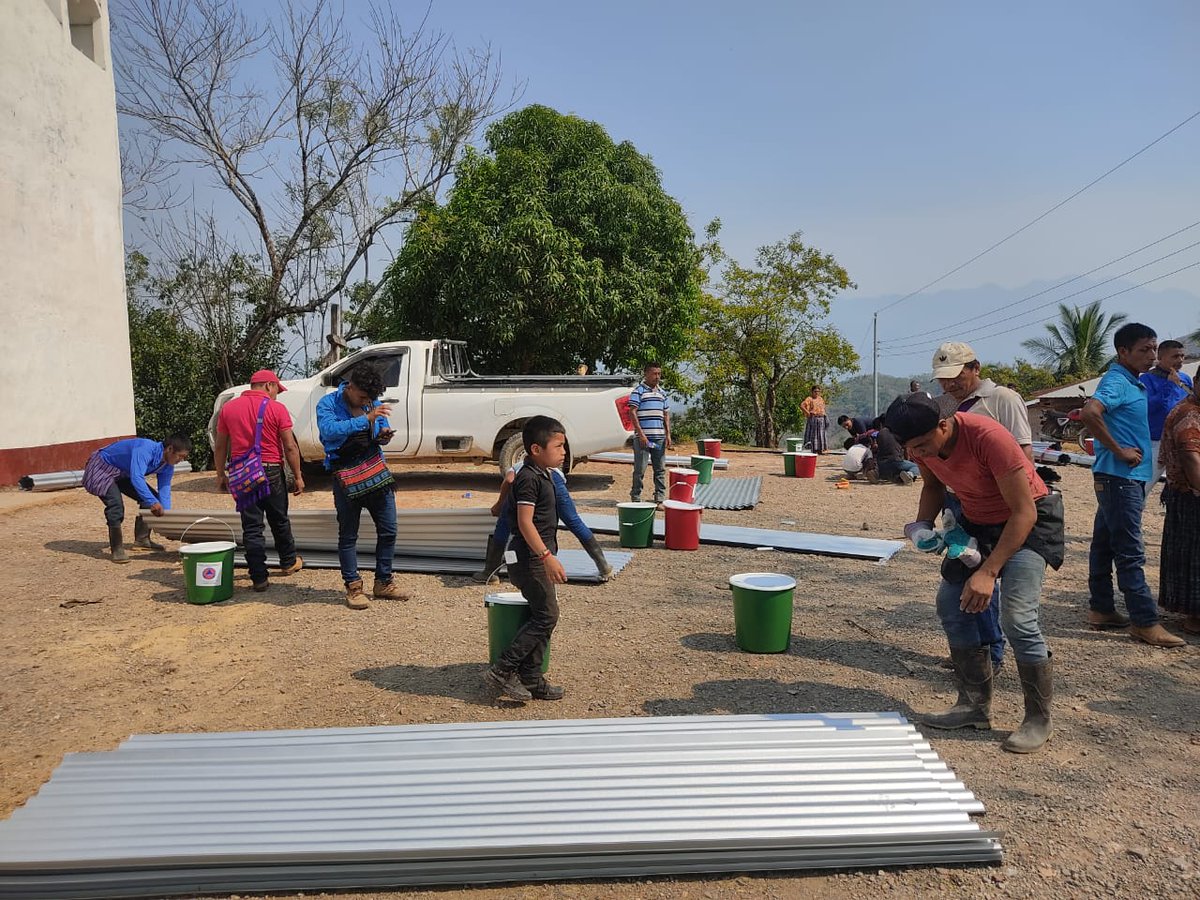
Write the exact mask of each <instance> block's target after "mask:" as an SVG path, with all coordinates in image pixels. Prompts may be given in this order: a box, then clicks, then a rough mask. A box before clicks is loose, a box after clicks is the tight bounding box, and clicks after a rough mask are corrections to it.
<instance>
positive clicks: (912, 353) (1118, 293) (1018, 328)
mask: <svg viewBox="0 0 1200 900" xmlns="http://www.w3.org/2000/svg"><path fill="white" fill-rule="evenodd" d="M1197 266H1200V260H1197V261H1196V262H1194V263H1188V264H1187V265H1186V266H1180V267H1179V268H1178V269H1175V270H1174V271H1171V272H1167V273H1165V274H1163V275H1156V276H1155V277H1154V278H1148V279H1147V280H1145V281H1143V282H1140V283H1139V284H1134V285H1130V286H1129V287H1126V288H1122V289H1121V290H1119V291H1114V292H1113V293H1111V294H1106V295H1105V296H1103V297H1099V298H1097V299H1096V300H1095V301H1094V302H1096V303H1103V302H1104V301H1105V300H1111V299H1112V298H1113V297H1119V296H1121V295H1122V294H1128V293H1129V292H1130V291H1136V290H1137V289H1138V288H1140V287H1145V286H1146V285H1148V284H1153V283H1154V282H1156V281H1162V280H1163V279H1164V278H1170V277H1171V276H1172V275H1178V274H1179V273H1180V272H1186V271H1187V270H1188V269H1194V268H1196V267H1197ZM1053 318H1054V316H1046V317H1045V318H1043V319H1038V320H1037V321H1036V322H1026V323H1025V324H1023V325H1018V326H1016V327H1015V328H1006V329H1004V330H1003V331H996V332H992V333H991V334H982V335H979V336H978V337H977V338H975V340H977V341H984V340H987V339H988V338H994V337H1000V336H1001V335H1005V334H1012V333H1013V332H1014V331H1022V330H1024V329H1026V328H1029V327H1030V326H1032V325H1040V324H1042V323H1043V322H1049V321H1051V320H1052V319H1053ZM919 352H920V351H919V350H911V351H908V352H896V353H884V354H880V355H882V356H896V357H898V356H915V355H916V354H917V353H919Z"/></svg>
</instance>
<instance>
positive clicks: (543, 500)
mask: <svg viewBox="0 0 1200 900" xmlns="http://www.w3.org/2000/svg"><path fill="white" fill-rule="evenodd" d="M521 438H522V441H523V443H524V444H525V453H526V462H525V465H524V466H522V467H521V470H520V471H519V472H517V475H516V478H515V479H514V480H513V484H512V496H513V499H514V500H515V501H516V502H515V503H514V504H513V505H512V507H511V508H510V510H509V515H510V516H511V518H510V523H511V526H512V533H513V534H512V540H511V542H510V544H509V546H510V547H511V549H512V550H513V551H515V552H516V554H517V561H516V563H514V564H513V565H512V566H510V567H509V575H510V577H511V578H512V580H513V584H515V585H516V586H517V587H518V588H519V589H520V591H521V596H522V597H524V598H525V600H526V602H527V603H528V604H529V620H528V621H527V622H526V623H525V624H524V625H522V626H521V629H520V631H518V632H517V633H516V636H515V637H513V639H512V643H511V644H509V645H508V648H507V649H506V650H505V651H504V652H503V653H501V654H500V657H499V658H498V659H497V660H496V662H495V664H494V665H492V666H489V667H488V669H487V671H486V672H484V675H483V678H484V681H485V682H487V684H488V686H489V687H492V688H494V689H496V690H498V691H499V692H500V693H501V694H502V695H503V696H505V697H508V698H510V699H512V700H522V701H523V700H534V699H537V700H561V699H562V697H563V689H562V688H561V687H559V686H558V685H554V684H550V683H549V682H548V681H546V679H545V678H543V677H542V674H541V671H542V659H543V658H544V657H545V655H546V647H547V646H548V645H549V643H550V635H551V633H552V632H553V631H554V626H555V625H556V624H558V595H557V588H556V585H560V584H565V583H566V580H567V573H566V572H565V571H564V570H563V567H562V563H560V562H559V561H558V560H557V559H556V558H555V556H554V554H555V552H556V551H557V550H558V539H557V533H558V500H557V497H556V496H555V486H554V480H553V476H552V474H551V472H552V470H554V469H557V468H559V467H561V466H562V464H563V460H564V459H565V458H566V432H565V430H564V429H563V425H562V423H561V422H559V421H558V420H557V419H551V418H550V417H549V416H534V417H533V418H532V419H530V420H529V421H528V422H526V423H525V427H524V428H523V429H522V431H521ZM564 489H565V486H564Z"/></svg>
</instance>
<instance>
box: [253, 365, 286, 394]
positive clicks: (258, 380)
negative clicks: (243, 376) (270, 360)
mask: <svg viewBox="0 0 1200 900" xmlns="http://www.w3.org/2000/svg"><path fill="white" fill-rule="evenodd" d="M250 383H251V384H277V385H279V390H280V391H286V390H287V388H285V387H284V386H283V382H281V381H280V380H279V376H278V375H276V374H275V373H274V372H272V371H271V370H270V369H259V370H258V371H257V372H255V373H254V374H253V375H251V376H250Z"/></svg>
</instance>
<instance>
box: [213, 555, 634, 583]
mask: <svg viewBox="0 0 1200 900" xmlns="http://www.w3.org/2000/svg"><path fill="white" fill-rule="evenodd" d="M300 555H301V556H303V557H304V567H305V568H306V569H336V568H338V555H337V553H335V552H330V551H328V550H316V551H311V550H305V551H304V552H303V553H301V554H300ZM555 555H556V556H557V557H558V561H559V562H560V563H562V565H563V568H564V569H566V572H567V580H568V581H576V582H586V583H589V584H595V583H596V582H598V581H600V573H599V572H598V571H597V570H596V564H595V563H594V562H592V559H591V557H590V556H588V555H587V553H585V552H584V551H583V550H563V549H561V548H560V549H559V551H558V553H557V554H555ZM604 558H605V559H606V560H608V564H609V565H610V566H612V570H613V571H612V573H613V575H619V574H620V573H621V570H622V569H624V568H625V567H626V566H627V565H629V563H630V561H631V560H632V559H633V554H632V553H627V552H625V551H623V550H605V551H604ZM233 561H234V564H235V565H238V566H243V567H244V566H245V565H246V555H245V554H244V553H242V552H241V551H238V553H237V554H235V556H234V559H233ZM482 562H483V554H482V553H481V554H480V555H479V556H478V557H477V558H475V559H447V558H445V557H439V556H397V557H395V558H394V559H393V560H392V568H393V569H394V570H395V571H397V572H412V573H415V574H420V575H473V574H475V573H476V572H478V571H479V569H480V566H481V564H482ZM267 565H268V566H277V565H279V556H278V554H276V553H275V552H274V551H273V550H269V551H267ZM358 567H359V568H360V569H361V570H362V571H364V572H370V571H372V570H373V569H374V568H375V554H374V553H372V552H369V551H363V550H359V551H358ZM505 571H506V569H505V568H502V569H500V570H499V572H501V573H503V572H505Z"/></svg>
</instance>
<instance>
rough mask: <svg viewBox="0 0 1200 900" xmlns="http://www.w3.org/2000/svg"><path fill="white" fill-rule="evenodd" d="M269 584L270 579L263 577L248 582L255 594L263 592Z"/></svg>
mask: <svg viewBox="0 0 1200 900" xmlns="http://www.w3.org/2000/svg"><path fill="white" fill-rule="evenodd" d="M270 586H271V582H270V579H267V578H264V579H263V580H262V581H254V582H251V584H250V587H251V588H252V589H253V591H254V593H256V594H262V593H264V592H265V591H266V590H267V588H269V587H270Z"/></svg>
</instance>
